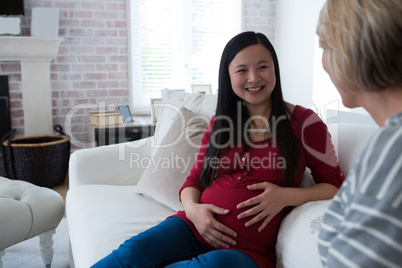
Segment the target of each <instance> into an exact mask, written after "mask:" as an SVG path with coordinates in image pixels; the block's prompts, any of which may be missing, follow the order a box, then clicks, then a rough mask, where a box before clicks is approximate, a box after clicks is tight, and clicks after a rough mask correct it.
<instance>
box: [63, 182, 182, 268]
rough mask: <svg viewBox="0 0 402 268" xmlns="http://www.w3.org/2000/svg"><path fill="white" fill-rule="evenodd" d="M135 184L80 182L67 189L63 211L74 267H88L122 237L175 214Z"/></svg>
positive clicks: (126, 236)
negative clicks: (139, 189) (65, 205)
mask: <svg viewBox="0 0 402 268" xmlns="http://www.w3.org/2000/svg"><path fill="white" fill-rule="evenodd" d="M135 187H136V186H131V185H130V186H120V185H119V186H116V185H80V186H76V187H74V188H72V189H70V190H69V191H68V194H67V207H66V213H67V221H68V228H69V236H70V243H71V250H72V257H73V258H74V264H75V267H77V268H78V267H91V265H93V264H94V263H95V262H97V261H99V260H100V259H102V258H103V257H105V256H106V255H108V254H109V253H111V252H112V251H113V250H114V249H116V248H118V247H119V245H120V244H122V243H123V242H124V241H125V240H127V239H129V238H131V237H132V236H135V235H137V234H139V233H141V232H143V231H145V230H147V229H149V228H151V227H152V226H155V225H156V224H158V223H159V222H161V221H163V220H164V219H166V218H167V217H168V216H170V215H173V214H174V211H173V210H171V209H169V208H167V207H166V206H163V205H161V204H159V203H158V202H155V201H154V200H152V199H149V198H146V197H144V196H142V195H140V194H136V193H135Z"/></svg>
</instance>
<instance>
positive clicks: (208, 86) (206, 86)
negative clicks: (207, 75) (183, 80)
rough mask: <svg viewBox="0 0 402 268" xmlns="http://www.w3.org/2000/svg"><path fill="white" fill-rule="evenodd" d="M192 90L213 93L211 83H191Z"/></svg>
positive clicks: (200, 92) (199, 92)
mask: <svg viewBox="0 0 402 268" xmlns="http://www.w3.org/2000/svg"><path fill="white" fill-rule="evenodd" d="M191 92H193V93H198V94H203V95H205V94H211V93H212V89H211V84H193V85H191Z"/></svg>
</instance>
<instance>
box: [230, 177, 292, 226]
mask: <svg viewBox="0 0 402 268" xmlns="http://www.w3.org/2000/svg"><path fill="white" fill-rule="evenodd" d="M247 188H248V189H249V190H250V191H256V190H259V191H261V190H262V191H263V192H262V193H261V194H259V195H257V196H255V197H252V198H250V199H248V200H246V201H244V202H241V203H240V204H238V205H237V208H238V209H242V208H248V207H251V208H250V209H248V210H246V211H244V212H243V213H240V214H239V215H238V216H237V218H238V219H243V218H246V217H250V216H251V217H252V216H254V217H253V218H252V219H251V220H249V221H247V222H246V223H245V226H246V227H248V226H251V225H253V224H255V223H257V222H260V221H262V223H261V225H260V227H259V228H258V231H259V232H261V231H262V230H264V228H265V227H266V226H267V224H268V223H269V222H270V221H271V220H272V218H273V217H275V216H276V215H277V214H278V213H279V212H280V211H281V210H282V209H283V208H284V207H286V206H288V204H289V198H290V197H289V196H287V194H286V189H287V188H284V187H280V186H278V185H276V184H273V183H270V182H262V183H255V184H251V185H248V186H247Z"/></svg>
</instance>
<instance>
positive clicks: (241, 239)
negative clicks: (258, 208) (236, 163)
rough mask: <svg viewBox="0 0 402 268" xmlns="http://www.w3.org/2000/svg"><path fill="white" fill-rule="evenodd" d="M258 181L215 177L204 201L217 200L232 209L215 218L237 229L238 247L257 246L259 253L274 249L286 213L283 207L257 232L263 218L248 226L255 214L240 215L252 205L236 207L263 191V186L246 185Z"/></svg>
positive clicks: (205, 191) (217, 203) (222, 205)
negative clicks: (241, 217)
mask: <svg viewBox="0 0 402 268" xmlns="http://www.w3.org/2000/svg"><path fill="white" fill-rule="evenodd" d="M257 182H261V181H257V180H256V181H254V182H253V181H251V180H247V184H244V183H239V182H238V183H236V182H234V181H232V180H230V179H227V178H226V179H222V180H219V179H218V180H215V182H214V183H213V185H212V186H211V187H209V188H207V189H205V190H204V192H203V193H202V196H201V203H204V204H214V205H216V206H218V207H222V208H225V209H229V210H230V213H229V214H227V215H219V214H215V218H216V219H217V220H218V221H219V222H221V223H222V224H224V225H226V226H227V227H229V228H231V229H232V230H234V231H235V232H236V233H237V237H236V238H234V239H235V240H236V242H237V245H236V247H235V248H240V249H247V250H255V251H257V252H260V253H267V252H274V249H275V244H276V237H277V234H278V230H279V225H280V222H281V220H282V218H283V217H284V214H285V213H284V211H282V212H280V213H279V214H277V215H276V216H275V217H274V218H273V219H272V220H271V221H270V223H269V224H268V225H267V226H266V227H265V229H264V230H263V231H261V232H258V228H259V227H260V225H261V223H262V221H261V222H257V223H256V224H254V225H252V226H249V227H246V226H245V223H246V222H247V221H249V220H250V219H251V218H252V217H247V218H244V219H241V220H239V219H237V216H238V215H239V214H240V213H242V212H243V211H246V210H247V209H250V208H245V209H237V208H236V206H237V205H238V204H239V203H241V202H243V201H246V200H248V199H250V198H252V197H255V196H257V195H259V194H261V193H262V191H260V190H258V191H251V190H249V189H247V185H250V184H253V183H257Z"/></svg>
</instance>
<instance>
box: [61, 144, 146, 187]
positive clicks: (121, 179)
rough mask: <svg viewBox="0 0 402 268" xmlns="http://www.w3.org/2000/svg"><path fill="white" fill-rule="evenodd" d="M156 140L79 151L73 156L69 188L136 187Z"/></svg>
mask: <svg viewBox="0 0 402 268" xmlns="http://www.w3.org/2000/svg"><path fill="white" fill-rule="evenodd" d="M152 140H153V137H149V138H144V139H141V140H137V141H133V142H126V143H119V144H113V145H108V146H100V147H95V148H89V149H81V150H77V151H75V152H74V153H72V154H71V156H70V162H69V185H70V188H72V187H74V186H78V185H85V184H107V185H136V184H137V183H138V181H139V179H140V178H141V175H142V172H143V171H144V169H145V168H146V167H144V166H143V165H141V161H140V160H141V159H144V157H150V155H151V144H152V142H151V141H152Z"/></svg>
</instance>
